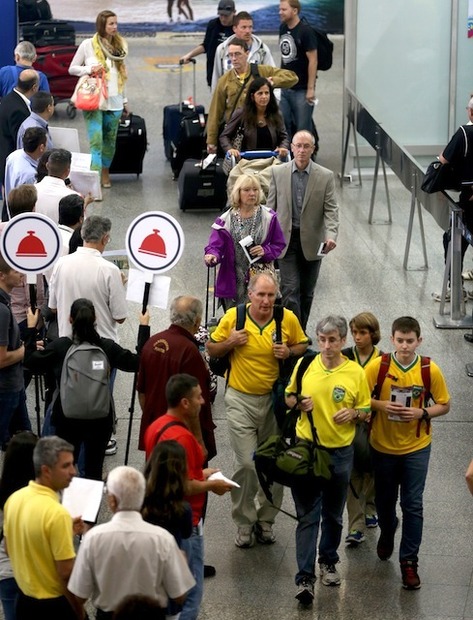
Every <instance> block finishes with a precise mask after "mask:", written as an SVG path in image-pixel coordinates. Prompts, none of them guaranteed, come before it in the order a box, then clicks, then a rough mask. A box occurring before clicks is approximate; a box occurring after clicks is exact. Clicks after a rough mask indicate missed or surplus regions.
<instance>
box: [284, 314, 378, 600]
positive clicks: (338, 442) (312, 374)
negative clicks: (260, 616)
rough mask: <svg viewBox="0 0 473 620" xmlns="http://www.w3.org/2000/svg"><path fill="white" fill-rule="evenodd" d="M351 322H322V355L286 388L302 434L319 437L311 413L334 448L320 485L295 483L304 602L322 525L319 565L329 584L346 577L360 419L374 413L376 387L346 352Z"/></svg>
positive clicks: (318, 332) (319, 335)
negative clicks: (345, 538)
mask: <svg viewBox="0 0 473 620" xmlns="http://www.w3.org/2000/svg"><path fill="white" fill-rule="evenodd" d="M347 331H348V325H347V322H346V320H345V319H344V318H343V317H341V316H337V315H334V316H327V317H325V318H324V319H321V320H320V321H319V322H318V324H317V327H316V335H317V344H318V347H319V350H320V354H319V355H317V356H316V357H314V360H313V361H312V362H311V364H310V365H309V367H308V368H307V370H306V371H305V372H304V374H303V376H302V381H301V392H300V394H297V384H298V381H297V371H298V368H299V364H300V362H298V365H296V368H295V370H294V372H293V374H292V377H291V380H290V382H289V385H288V386H287V388H286V404H287V405H288V407H291V408H292V407H294V406H295V405H297V406H298V408H299V409H300V410H301V415H300V417H299V418H298V420H297V424H296V435H297V437H299V438H300V439H307V440H309V441H312V440H313V435H312V428H311V423H310V416H312V420H313V424H314V426H315V429H316V431H317V436H318V440H319V441H320V443H321V444H322V445H323V446H325V447H326V448H328V449H329V450H330V454H331V458H332V468H333V471H332V476H331V478H330V480H327V481H326V482H325V481H324V483H323V486H322V492H320V489H319V488H318V486H317V487H316V486H315V485H314V486H312V487H311V486H310V485H304V486H303V487H293V488H292V489H291V490H292V497H293V499H294V504H295V506H296V512H297V517H298V523H297V528H296V557H297V568H298V571H297V573H296V577H295V582H296V586H297V593H296V598H297V600H298V601H299V602H300V603H301V604H302V605H311V604H312V602H313V599H314V582H315V579H316V576H315V560H316V555H317V539H318V535H319V525H320V530H321V535H320V540H319V543H318V552H319V557H318V564H319V570H320V577H321V581H322V583H323V584H324V585H325V586H339V585H340V584H341V578H340V575H339V573H338V570H337V568H336V564H337V563H338V561H339V555H338V547H339V545H340V541H341V537H342V529H343V518H342V517H343V510H344V508H345V501H346V497H347V488H348V482H349V480H350V473H351V468H352V463H353V439H354V437H355V421H356V420H358V419H359V418H360V416H364V415H366V414H367V413H369V410H370V391H369V388H368V383H367V381H366V376H365V373H364V372H363V369H362V368H361V367H360V366H359V365H358V364H356V363H355V362H352V361H350V360H348V359H347V358H346V357H344V356H343V355H342V352H341V351H342V348H343V347H344V345H345V343H346V337H347Z"/></svg>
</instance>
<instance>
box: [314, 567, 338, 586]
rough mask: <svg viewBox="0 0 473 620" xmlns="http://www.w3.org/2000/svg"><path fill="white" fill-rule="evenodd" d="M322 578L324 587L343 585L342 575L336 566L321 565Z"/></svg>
mask: <svg viewBox="0 0 473 620" xmlns="http://www.w3.org/2000/svg"><path fill="white" fill-rule="evenodd" d="M319 567H320V576H321V578H322V583H323V584H324V586H339V585H340V583H341V581H342V580H341V579H340V574H339V572H338V570H337V568H336V566H335V564H325V563H321V564H319Z"/></svg>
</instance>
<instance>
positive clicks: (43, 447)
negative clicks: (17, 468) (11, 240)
mask: <svg viewBox="0 0 473 620" xmlns="http://www.w3.org/2000/svg"><path fill="white" fill-rule="evenodd" d="M61 452H72V454H74V446H73V445H72V444H70V443H69V442H68V441H65V440H64V439H61V437H57V436H56V435H51V436H49V437H41V439H40V440H39V441H38V443H37V444H36V446H35V448H34V451H33V466H34V473H35V476H39V475H40V474H41V467H42V466H43V465H46V467H54V465H56V463H57V462H58V460H59V454H60V453H61Z"/></svg>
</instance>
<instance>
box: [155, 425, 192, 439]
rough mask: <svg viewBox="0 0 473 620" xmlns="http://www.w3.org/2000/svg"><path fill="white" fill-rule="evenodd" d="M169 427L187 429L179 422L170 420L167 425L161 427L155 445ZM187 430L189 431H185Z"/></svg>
mask: <svg viewBox="0 0 473 620" xmlns="http://www.w3.org/2000/svg"><path fill="white" fill-rule="evenodd" d="M171 426H182V427H183V428H187V426H186V425H185V424H184V422H179V420H171V421H170V422H168V423H167V424H165V425H164V426H163V428H162V429H161V430H160V431H159V432H158V434H157V435H156V443H158V441H159V440H160V439H161V437H162V435H163V434H164V433H165V432H166V431H167V430H168V428H170V427H171ZM187 430H189V429H187Z"/></svg>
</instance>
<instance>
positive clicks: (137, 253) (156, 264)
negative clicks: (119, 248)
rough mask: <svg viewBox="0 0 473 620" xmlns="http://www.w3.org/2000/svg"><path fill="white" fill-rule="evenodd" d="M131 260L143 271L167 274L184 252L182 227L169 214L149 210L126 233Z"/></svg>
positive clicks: (136, 219)
mask: <svg viewBox="0 0 473 620" xmlns="http://www.w3.org/2000/svg"><path fill="white" fill-rule="evenodd" d="M126 249H127V252H128V257H129V258H130V260H131V261H132V262H133V264H134V265H135V266H136V267H137V268H138V269H140V270H141V271H151V272H153V273H158V274H160V273H165V272H166V271H169V270H170V269H172V268H173V267H174V265H176V263H177V262H178V261H179V259H180V258H181V256H182V252H183V250H184V232H183V230H182V228H181V225H180V224H179V222H178V221H177V220H175V219H174V218H173V217H172V216H171V215H169V214H168V213H164V212H163V211H148V212H147V213H142V214H141V215H139V216H138V217H137V218H135V219H134V220H133V221H132V223H131V224H130V226H129V227H128V230H127V233H126Z"/></svg>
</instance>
